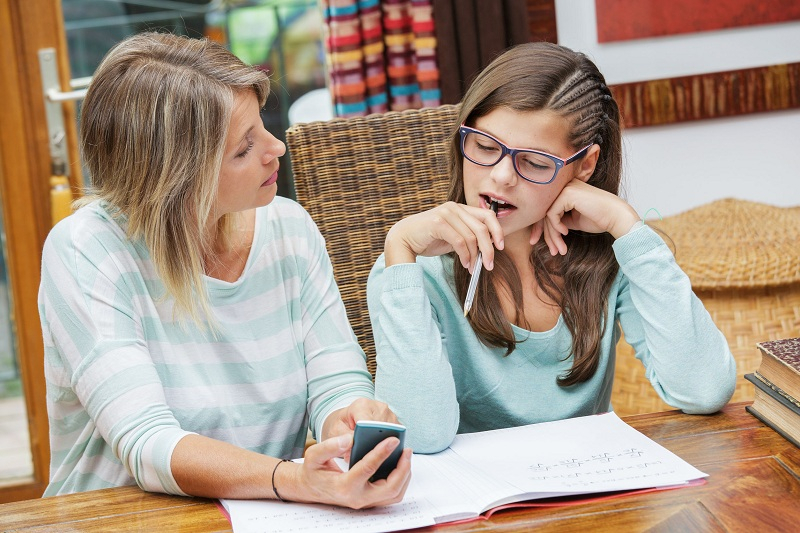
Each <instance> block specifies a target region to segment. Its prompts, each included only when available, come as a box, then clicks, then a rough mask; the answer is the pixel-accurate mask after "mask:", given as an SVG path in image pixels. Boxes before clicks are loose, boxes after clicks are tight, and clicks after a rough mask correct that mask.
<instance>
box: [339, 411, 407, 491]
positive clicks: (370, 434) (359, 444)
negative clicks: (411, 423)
mask: <svg viewBox="0 0 800 533" xmlns="http://www.w3.org/2000/svg"><path fill="white" fill-rule="evenodd" d="M405 436H406V432H405V431H399V430H397V429H393V428H374V427H364V426H358V425H357V426H356V429H355V432H354V433H353V449H352V450H351V451H350V468H353V465H355V464H356V463H357V462H358V461H360V460H361V458H363V457H364V456H365V455H366V454H368V453H369V452H370V451H372V450H373V449H374V448H375V446H377V445H378V443H380V442H381V441H382V440H383V439H385V438H388V437H397V438H398V439H400V444H399V445H398V446H397V448H395V449H394V451H392V454H391V455H390V456H389V457H387V458H386V460H385V461H384V462H383V464H382V465H381V466H380V467H379V468H378V470H377V472H375V475H373V476H372V477H371V478H370V479H369V480H370V481H376V480H378V479H386V478H387V477H389V474H391V473H392V470H394V469H395V468H397V461H399V460H400V456H401V455H402V454H403V444H404V442H405Z"/></svg>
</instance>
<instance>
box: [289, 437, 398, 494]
mask: <svg viewBox="0 0 800 533" xmlns="http://www.w3.org/2000/svg"><path fill="white" fill-rule="evenodd" d="M352 447H353V436H352V435H350V434H346V435H340V436H338V437H333V438H330V439H327V440H324V441H322V442H320V443H318V444H314V445H313V446H310V447H309V448H308V450H306V454H305V460H304V461H303V463H301V464H297V463H287V465H286V466H293V467H294V468H286V469H285V470H284V467H281V468H280V469H279V470H278V474H279V476H281V477H283V476H295V479H294V480H289V479H286V480H283V479H279V480H278V486H279V487H280V494H281V496H283V497H284V498H285V499H287V500H292V501H299V502H313V503H328V504H334V505H341V506H344V507H351V508H353V509H362V508H367V507H379V506H383V505H390V504H393V503H397V502H399V501H401V500H402V499H403V495H404V494H405V492H406V489H407V488H408V484H409V482H410V481H411V449H410V448H409V449H405V450H403V449H402V445H401V444H400V442H399V439H397V438H388V439H383V440H381V441H380V442H379V443H378V445H377V446H375V447H374V448H371V449H370V450H369V451H368V453H367V454H366V455H364V456H363V458H362V459H361V460H360V461H357V462H354V463H353V467H352V468H351V469H350V470H349V471H347V472H342V471H341V469H340V468H339V466H338V465H337V464H336V461H335V459H336V458H338V457H343V456H345V454H347V453H349V452H350V451H351V449H352ZM395 450H402V451H401V453H400V454H399V459H398V461H397V467H396V468H395V469H394V470H392V471H391V473H390V474H389V476H388V477H387V478H386V479H375V481H374V482H373V481H371V479H373V476H374V475H375V474H376V473H377V472H378V470H379V469H380V468H381V466H382V465H383V463H384V462H385V461H386V460H387V459H389V457H390V456H391V455H392V454H393V453H394V452H395ZM351 456H352V454H351ZM283 487H286V490H284V488H283ZM295 488H296V489H300V488H302V489H301V492H298V493H294V494H293V493H292V492H290V491H292V489H295Z"/></svg>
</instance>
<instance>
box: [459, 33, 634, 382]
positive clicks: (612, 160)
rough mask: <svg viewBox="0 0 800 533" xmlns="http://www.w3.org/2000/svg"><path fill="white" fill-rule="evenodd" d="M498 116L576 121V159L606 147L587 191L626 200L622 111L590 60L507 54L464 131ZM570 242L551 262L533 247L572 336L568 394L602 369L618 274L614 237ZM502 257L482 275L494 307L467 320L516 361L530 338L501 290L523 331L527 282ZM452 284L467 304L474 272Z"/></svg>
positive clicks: (470, 105) (474, 91) (464, 107)
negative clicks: (509, 315) (522, 334)
mask: <svg viewBox="0 0 800 533" xmlns="http://www.w3.org/2000/svg"><path fill="white" fill-rule="evenodd" d="M500 107H506V108H510V109H513V110H515V111H521V112H526V111H541V110H549V111H554V112H556V113H559V114H560V115H561V116H563V117H564V118H565V119H566V120H569V122H570V124H571V128H570V138H569V142H570V143H571V144H572V147H573V148H574V149H575V150H578V149H580V148H583V147H584V146H586V145H588V144H592V143H594V144H597V145H599V146H600V155H599V159H598V161H597V165H596V167H595V171H594V173H593V174H592V176H591V177H590V178H589V180H588V183H589V184H590V185H593V186H595V187H598V188H600V189H604V190H606V191H609V192H611V193H614V194H618V192H619V186H620V178H621V171H622V146H621V131H620V130H621V127H620V114H619V108H618V107H617V103H616V102H615V101H614V98H613V96H612V95H611V92H610V90H609V89H608V87H607V86H606V83H605V78H604V77H603V75H602V74H601V73H600V71H599V70H598V69H597V67H596V66H595V64H594V63H593V62H592V61H591V60H590V59H589V58H588V57H586V56H585V55H584V54H581V53H577V52H574V51H572V50H570V49H569V48H565V47H563V46H559V45H556V44H552V43H544V42H539V43H527V44H523V45H519V46H516V47H514V48H511V49H509V50H508V51H506V52H505V53H503V54H502V55H501V56H499V57H497V58H496V59H495V60H494V61H492V63H491V64H490V65H489V66H487V67H486V68H485V69H484V70H483V71H482V72H481V73H480V74H479V75H478V77H477V78H476V79H475V81H474V82H473V83H472V85H471V86H470V88H469V89H468V90H467V93H466V95H465V96H464V98H463V100H462V102H461V110H460V113H459V116H458V124H462V123H463V124H466V125H468V126H472V125H474V123H475V121H476V120H477V119H478V118H480V117H482V116H485V115H487V114H489V113H491V112H492V111H494V110H495V109H497V108H500ZM459 144H460V137H459V134H458V131H456V132H455V133H454V134H453V137H452V139H451V142H450V147H449V154H448V155H449V162H450V166H451V176H452V181H451V184H450V192H449V195H448V199H449V200H452V201H455V202H458V203H465V197H464V183H463V161H462V159H463V158H462V156H461V152H460V147H459ZM542 186H543V187H546V185H542ZM564 240H565V242H566V244H567V247H568V252H567V254H566V255H565V256H556V257H552V256H551V255H550V253H549V251H548V248H547V245H546V244H545V243H544V242H543V241H541V242H539V243H537V245H536V246H534V249H533V251H532V253H531V257H530V261H531V264H532V265H533V269H534V274H535V276H536V281H537V282H538V284H539V286H540V287H541V288H542V290H543V291H544V292H545V294H546V295H547V296H548V297H549V298H551V299H552V300H553V301H555V302H557V303H558V305H559V306H560V308H561V311H562V316H563V318H564V322H565V324H566V325H567V328H568V329H569V331H570V333H571V334H572V353H573V356H574V360H573V364H572V368H571V369H570V370H569V372H567V373H566V374H565V375H563V376H560V377H559V379H558V383H559V385H562V386H568V385H573V384H576V383H581V382H584V381H587V380H588V379H590V378H591V377H592V376H593V375H594V373H595V371H596V370H597V365H598V358H599V355H600V340H601V338H602V335H603V328H604V326H605V324H606V321H607V320H608V312H607V304H608V292H609V290H610V288H611V284H612V283H613V281H614V278H615V277H616V275H617V271H618V268H619V267H618V264H617V262H616V259H615V257H614V253H613V250H612V248H611V245H612V243H613V240H614V239H613V237H612V236H611V235H609V234H607V233H603V234H588V233H582V232H576V231H570V232H569V234H568V235H567V236H565V237H564ZM495 255H496V258H495V267H494V270H493V275H492V276H482V277H481V279H480V281H479V283H478V290H477V296H476V298H478V299H480V301H482V302H486V304H485V305H480V306H477V307H475V308H473V309H472V311H470V314H469V317H468V319H469V321H470V324H471V325H472V328H473V329H474V330H475V332H476V334H477V335H478V337H479V338H480V339H481V341H483V342H484V343H485V344H487V345H489V346H497V347H503V348H505V349H506V355H508V354H510V353H511V352H512V351H513V350H514V349H515V347H516V343H517V342H520V341H521V340H524V339H520V340H518V339H516V338H515V337H514V332H513V330H512V329H511V326H510V324H509V323H508V321H507V320H506V318H505V316H504V315H503V312H502V308H501V306H500V302H499V298H498V296H497V294H496V293H495V291H494V290H493V289H494V288H495V287H497V288H500V290H505V291H508V293H509V295H510V296H511V298H512V299H513V301H514V304H515V308H516V315H517V316H516V318H515V322H516V323H517V324H521V325H523V326H526V325H527V324H526V322H525V318H524V314H523V309H524V308H523V302H522V290H521V281H520V277H519V275H518V273H517V271H516V269H515V268H514V266H513V264H512V263H511V260H510V259H509V258H508V257H507V256H506V255H505V254H504V253H503V252H502V251H497V252H496V254H495ZM454 264H458V262H457V261H455V262H454ZM454 277H455V280H454V281H455V287H456V292H457V294H458V296H459V299H461V300H464V298H465V296H466V292H467V286H468V284H469V272H468V271H467V270H466V269H462V268H455V269H454ZM527 329H529V328H527Z"/></svg>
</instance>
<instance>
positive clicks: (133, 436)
mask: <svg viewBox="0 0 800 533" xmlns="http://www.w3.org/2000/svg"><path fill="white" fill-rule="evenodd" d="M110 234H111V232H110V231H109V232H107V233H105V234H103V236H102V237H100V236H97V235H93V234H92V233H91V232H85V231H80V227H78V228H74V227H73V226H72V225H71V224H69V223H68V222H65V223H62V224H60V225H58V226H56V228H54V229H53V231H52V232H51V234H50V236H49V237H48V239H47V241H46V244H45V247H44V250H43V258H42V281H41V284H42V285H41V290H40V311H41V313H42V323H43V325H44V326H45V328H46V331H45V339H46V341H47V342H46V354H45V356H46V357H47V358H48V367H49V370H48V372H49V375H48V396H49V400H53V399H54V398H53V395H56V398H55V399H56V400H57V401H61V402H65V403H68V404H72V405H75V409H77V408H78V406H83V409H85V413H81V412H78V411H76V416H78V415H80V419H76V420H74V424H75V425H74V427H75V428H76V429H80V430H81V431H83V432H84V434H85V436H86V442H87V448H86V450H85V452H84V453H85V454H91V453H92V446H93V445H92V442H93V441H94V439H95V438H96V436H97V433H98V432H99V435H100V436H102V439H103V440H104V441H105V442H106V443H108V445H109V446H110V447H111V450H112V452H113V454H114V456H115V457H116V458H117V459H118V460H119V461H120V462H121V463H122V465H123V466H124V467H125V469H126V470H127V472H128V474H129V475H130V476H131V477H132V478H133V479H134V480H135V482H136V483H137V484H138V485H139V487H141V488H142V489H144V490H146V491H153V492H166V493H170V494H179V495H185V494H184V492H183V491H182V490H181V489H180V487H179V486H178V484H177V483H176V482H175V479H174V478H173V476H172V472H171V469H170V460H171V457H172V451H173V450H174V448H175V445H176V444H177V443H178V441H179V440H180V439H182V438H183V437H184V436H186V435H188V434H189V433H190V432H187V431H184V430H182V429H181V427H180V425H179V423H178V421H177V420H176V419H175V417H174V416H173V414H172V412H171V411H170V409H169V407H168V406H167V402H166V398H165V394H164V389H163V386H162V383H161V380H160V378H159V375H158V373H157V371H156V369H155V367H154V365H153V361H152V359H151V357H150V354H149V352H148V350H147V347H146V345H145V342H144V340H143V332H142V328H143V325H142V323H141V317H139V316H137V313H136V310H135V304H134V302H135V301H136V294H135V293H134V292H135V291H133V290H132V289H131V288H130V286H129V285H128V284H127V283H126V276H129V275H130V274H131V273H129V272H125V271H124V269H122V268H121V267H120V265H119V263H117V262H116V261H115V257H116V256H118V255H120V254H124V253H125V252H124V247H123V246H122V244H121V241H119V240H114V238H113V236H109V235H110ZM51 385H56V386H54V387H52V388H51ZM86 415H88V417H89V419H90V420H88V421H87V420H85V419H84V417H85V416H86ZM59 422H60V423H62V424H64V427H66V428H68V427H70V426H69V424H70V422H69V421H68V420H62V421H59ZM51 423H52V421H51ZM90 437H91V438H90ZM95 453H97V452H95ZM65 460H67V459H65ZM73 460H74V458H73ZM86 475H92V474H91V473H86Z"/></svg>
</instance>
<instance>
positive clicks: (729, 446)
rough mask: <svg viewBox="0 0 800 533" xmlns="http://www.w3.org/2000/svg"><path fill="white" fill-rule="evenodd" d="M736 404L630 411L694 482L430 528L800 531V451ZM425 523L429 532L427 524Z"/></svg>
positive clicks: (176, 522) (85, 510) (89, 505)
mask: <svg viewBox="0 0 800 533" xmlns="http://www.w3.org/2000/svg"><path fill="white" fill-rule="evenodd" d="M745 405H746V404H745V403H738V404H731V405H729V406H727V407H725V409H724V410H723V411H722V412H720V413H717V414H714V415H710V416H689V415H684V414H681V413H680V412H678V411H666V412H663V413H652V414H646V415H636V416H631V417H627V418H625V421H626V422H628V423H629V424H630V425H631V426H633V427H634V428H636V429H638V430H639V431H641V432H642V433H644V434H645V435H647V436H648V437H650V438H652V439H653V440H655V441H656V442H658V443H660V444H661V445H662V446H664V447H666V448H668V449H669V450H671V451H672V452H674V453H676V454H677V455H678V456H680V457H681V458H683V459H684V460H686V461H688V462H689V463H691V464H692V465H694V466H696V467H697V468H699V469H700V470H702V471H704V472H706V473H707V474H709V476H710V477H709V478H708V482H707V483H705V484H703V485H700V486H693V487H685V488H680V489H675V490H665V491H656V492H650V493H646V494H635V495H624V496H621V497H616V498H612V499H607V500H604V501H594V502H583V503H580V504H578V505H570V506H564V507H556V508H535V509H521V510H508V511H502V512H500V513H497V514H495V515H494V516H492V517H491V518H490V519H489V520H484V521H475V522H470V523H466V524H455V525H449V526H439V527H437V528H435V529H433V528H426V529H425V530H424V531H437V532H440V533H441V532H450V531H501V530H502V531H504V532H511V531H530V530H532V529H536V530H537V531H566V530H568V531H615V532H616V531H625V532H628V531H645V530H647V531H703V532H715V531H747V532H748V533H765V532H767V531H780V532H788V531H798V530H800V449H798V448H797V447H795V446H794V445H792V444H791V443H790V442H788V441H787V440H785V439H784V438H783V437H781V436H780V435H778V434H777V433H775V432H774V431H773V430H771V429H770V428H768V427H766V426H765V425H764V424H762V423H761V422H759V421H758V420H756V419H755V418H753V417H752V416H751V415H750V414H748V413H747V412H745V409H744V406H745ZM123 530H129V531H186V532H192V531H231V526H230V523H229V522H228V520H227V519H226V518H225V517H224V515H223V514H222V513H221V512H220V511H219V510H218V508H217V506H216V504H215V503H214V502H213V501H212V500H206V499H202V498H181V497H175V496H164V495H159V494H150V493H145V492H142V491H141V490H139V489H138V488H134V487H124V488H117V489H107V490H99V491H93V492H86V493H82V494H72V495H68V496H59V497H55V498H44V499H37V500H27V501H23V502H16V503H9V504H5V505H0V531H25V532H27V533H30V532H34V531H93V532H106V531H123ZM420 531H423V530H420Z"/></svg>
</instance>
